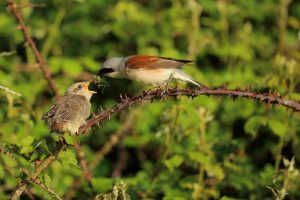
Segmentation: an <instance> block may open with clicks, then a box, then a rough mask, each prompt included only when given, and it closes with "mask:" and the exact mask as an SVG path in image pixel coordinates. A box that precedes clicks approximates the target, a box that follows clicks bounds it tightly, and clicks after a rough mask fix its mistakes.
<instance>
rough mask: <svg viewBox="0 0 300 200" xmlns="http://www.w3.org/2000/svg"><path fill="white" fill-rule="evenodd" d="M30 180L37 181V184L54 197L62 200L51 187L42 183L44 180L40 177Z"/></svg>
mask: <svg viewBox="0 0 300 200" xmlns="http://www.w3.org/2000/svg"><path fill="white" fill-rule="evenodd" d="M29 182H32V183H35V184H36V185H38V186H40V187H41V188H43V189H44V190H46V191H47V192H48V193H49V194H50V195H51V196H52V197H55V198H56V199H59V200H62V198H60V197H59V196H58V195H57V194H56V193H55V192H54V191H53V190H52V189H51V188H49V187H48V186H47V185H45V184H44V183H42V181H40V180H39V179H30V180H29Z"/></svg>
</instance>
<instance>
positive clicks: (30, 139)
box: [21, 136, 34, 146]
mask: <svg viewBox="0 0 300 200" xmlns="http://www.w3.org/2000/svg"><path fill="white" fill-rule="evenodd" d="M33 140H34V137H32V136H26V137H25V138H24V139H22V141H21V144H22V146H29V145H31V144H32V142H33Z"/></svg>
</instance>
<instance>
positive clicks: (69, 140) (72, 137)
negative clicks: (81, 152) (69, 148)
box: [64, 133, 77, 145]
mask: <svg viewBox="0 0 300 200" xmlns="http://www.w3.org/2000/svg"><path fill="white" fill-rule="evenodd" d="M64 138H65V140H66V143H67V144H71V145H73V144H75V142H76V138H77V137H76V135H70V134H68V133H65V134H64Z"/></svg>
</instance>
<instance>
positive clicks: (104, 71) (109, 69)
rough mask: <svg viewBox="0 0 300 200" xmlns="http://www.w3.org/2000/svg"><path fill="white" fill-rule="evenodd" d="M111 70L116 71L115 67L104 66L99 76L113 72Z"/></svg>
mask: <svg viewBox="0 0 300 200" xmlns="http://www.w3.org/2000/svg"><path fill="white" fill-rule="evenodd" d="M111 72H114V70H113V69H111V68H102V69H100V70H99V72H98V74H97V76H100V77H101V78H102V77H104V76H105V74H108V73H111Z"/></svg>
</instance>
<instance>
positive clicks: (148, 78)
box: [126, 68, 200, 87]
mask: <svg viewBox="0 0 300 200" xmlns="http://www.w3.org/2000/svg"><path fill="white" fill-rule="evenodd" d="M126 72H127V75H128V77H129V78H130V79H134V80H137V81H138V82H140V83H141V84H144V85H153V86H162V85H165V84H167V82H168V81H169V80H170V79H172V78H175V79H178V80H181V81H185V82H190V83H193V84H195V85H197V86H199V87H200V85H199V84H198V83H197V82H195V81H194V80H193V79H192V78H191V77H190V76H189V75H187V74H185V73H184V72H183V71H181V70H180V69H174V68H161V69H147V70H137V69H127V71H126Z"/></svg>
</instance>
